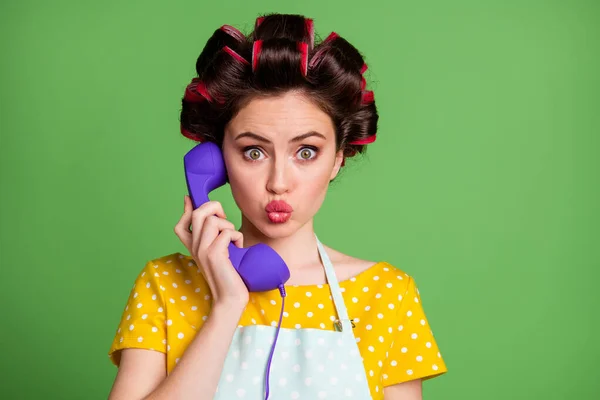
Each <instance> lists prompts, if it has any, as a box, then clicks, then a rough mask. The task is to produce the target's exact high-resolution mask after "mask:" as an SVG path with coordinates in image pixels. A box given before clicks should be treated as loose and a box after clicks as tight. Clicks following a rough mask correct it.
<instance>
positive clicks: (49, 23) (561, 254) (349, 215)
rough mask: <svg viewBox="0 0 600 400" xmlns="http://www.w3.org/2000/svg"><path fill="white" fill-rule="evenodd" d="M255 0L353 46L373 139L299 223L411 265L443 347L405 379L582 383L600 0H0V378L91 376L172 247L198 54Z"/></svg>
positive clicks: (30, 390) (495, 392)
mask: <svg viewBox="0 0 600 400" xmlns="http://www.w3.org/2000/svg"><path fill="white" fill-rule="evenodd" d="M274 11H277V12H286V13H301V14H304V15H307V16H309V17H312V18H314V20H315V30H316V32H317V34H318V35H319V36H320V37H321V38H324V37H325V36H327V35H328V34H329V33H330V32H331V31H336V32H338V33H339V34H340V35H341V36H343V37H345V38H346V39H348V40H349V41H350V42H351V43H353V44H354V45H355V46H356V47H357V48H358V49H359V50H361V51H362V52H363V53H364V55H365V57H366V61H367V63H368V64H369V70H368V72H367V74H366V77H367V81H368V85H369V86H368V87H370V88H371V89H373V90H374V91H375V96H376V100H377V106H378V109H379V112H380V118H381V119H380V124H379V130H378V139H377V141H376V142H375V143H374V144H371V145H369V149H368V155H367V156H366V157H364V158H362V159H358V160H351V161H349V162H347V164H346V165H347V167H346V169H345V171H344V172H343V174H342V175H340V176H339V178H338V180H336V182H335V183H334V184H333V185H332V186H331V188H330V191H329V194H328V197H327V199H326V201H325V203H324V204H323V207H322V209H321V210H320V212H319V213H318V214H317V216H316V219H315V227H316V231H317V233H318V234H319V238H320V239H321V240H322V241H323V242H324V243H325V244H327V245H329V246H332V247H334V248H336V249H338V250H340V251H342V252H345V253H348V254H351V255H353V256H356V257H360V258H365V259H376V260H385V261H388V262H390V263H392V264H393V265H396V266H397V267H399V268H402V269H403V270H405V271H406V272H408V273H409V274H411V275H412V276H414V277H415V279H416V282H417V284H418V285H419V288H420V292H421V295H422V296H423V305H424V308H425V311H426V313H427V316H428V318H429V320H430V323H431V326H432V328H433V331H434V334H435V335H436V339H437V341H438V344H439V346H440V349H441V352H442V356H443V357H444V359H445V361H446V363H447V365H448V368H449V372H448V373H447V374H446V375H443V376H441V377H439V378H435V379H432V380H430V381H427V382H426V383H425V384H424V397H425V398H426V399H461V400H467V399H503V400H504V399H593V398H594V399H597V398H599V397H598V396H600V383H599V381H598V366H599V364H598V363H599V361H600V348H599V345H598V340H597V337H595V336H596V335H595V334H597V332H598V328H599V325H600V324H599V322H598V321H599V314H600V313H599V312H598V310H597V308H598V306H599V305H600V304H599V303H600V301H599V294H598V283H597V282H598V278H599V273H598V267H599V266H600V265H599V264H600V261H599V260H600V252H599V246H598V245H599V238H600V230H599V228H598V226H599V222H600V212H599V206H598V204H599V203H600V199H599V197H600V196H599V187H598V186H599V185H598V181H599V179H598V175H599V174H598V173H599V172H600V170H599V163H598V159H597V154H598V150H599V142H600V140H599V139H598V134H599V133H600V129H599V128H600V116H599V114H600V107H599V106H600V95H599V93H600V90H599V89H600V84H599V83H600V82H599V80H600V78H599V76H600V75H599V74H598V71H600V58H599V54H598V53H599V52H598V49H599V48H600V46H599V45H598V38H599V37H600V36H599V31H600V28H599V27H598V26H599V25H598V20H599V17H600V15H599V14H600V12H599V11H600V5H599V3H598V2H596V1H475V0H473V1H466V0H456V1H441V0H437V1H423V2H408V1H400V2H384V1H378V0H377V1H368V2H364V1H360V2H358V1H357V2H348V1H342V0H334V1H327V2H325V1H302V2H282V1H281V0H278V1H274V0H269V1H264V0H262V1H260V2H253V3H249V2H242V1H239V2H233V1H219V2H206V1H191V0H189V1H178V2H166V1H160V2H159V1H116V0H107V1H103V2H91V1H87V2H84V1H73V0H71V1H39V0H37V1H18V2H17V1H15V0H12V1H3V2H2V3H1V5H0V40H1V43H2V58H1V59H2V61H1V67H0V68H1V76H0V83H1V91H0V101H1V104H0V106H1V107H0V112H1V114H0V132H1V143H0V152H1V153H0V155H1V160H0V166H1V171H0V172H1V188H0V190H1V203H0V213H1V214H0V217H1V220H0V235H1V236H0V239H1V242H0V244H1V248H0V257H1V258H0V266H1V274H0V282H1V283H0V284H1V290H0V296H1V297H0V299H1V302H2V303H1V304H2V309H3V316H2V320H3V321H2V323H1V324H0V326H1V329H0V343H2V350H3V351H2V355H1V357H0V358H1V370H0V376H1V378H0V382H1V384H0V397H2V398H6V399H38V398H44V399H103V398H106V397H107V395H108V392H109V390H110V387H111V386H112V382H113V379H114V376H115V374H116V372H117V369H116V367H114V366H113V365H112V364H110V362H109V359H108V357H107V351H108V349H109V347H110V344H111V341H112V339H113V335H114V334H115V330H116V328H117V325H118V322H119V319H120V316H121V313H122V311H123V308H124V306H125V302H126V300H127V296H128V294H129V290H130V289H131V287H132V285H133V282H134V279H135V277H136V276H137V274H138V273H139V271H140V270H141V268H142V267H143V266H144V264H145V262H146V261H148V260H150V259H152V258H156V257H160V256H163V255H166V254H170V253H173V252H177V251H179V252H184V253H186V251H185V248H184V246H183V245H182V244H181V243H180V241H179V239H178V238H177V237H176V236H175V234H174V233H173V227H174V225H175V224H176V223H177V221H178V220H179V218H180V216H181V213H182V212H183V195H184V194H185V180H184V175H183V164H182V157H183V155H184V154H185V152H187V151H188V150H189V149H191V147H192V146H193V145H194V142H191V141H189V140H188V139H186V138H184V137H183V136H181V135H180V133H179V122H178V117H179V110H180V100H181V97H182V95H183V92H184V88H185V86H186V85H187V83H188V82H189V81H190V80H191V78H192V77H193V76H194V64H195V61H196V57H197V56H198V54H199V52H200V50H201V49H202V47H203V45H204V43H205V41H206V40H207V39H208V37H209V36H210V35H211V34H212V32H213V30H214V29H216V28H218V27H219V26H220V25H222V24H231V25H234V26H236V27H238V28H240V29H242V30H243V31H244V32H248V31H249V30H251V28H252V26H253V24H254V19H255V17H256V16H257V15H258V14H260V13H266V12H274ZM213 198H214V199H216V200H219V201H221V202H222V203H223V204H224V207H225V210H226V212H227V213H228V215H229V216H230V218H231V220H232V221H233V222H234V223H235V224H236V226H238V227H239V221H240V216H239V215H238V213H236V212H235V211H234V207H235V204H234V203H233V200H232V198H231V195H230V191H229V188H228V187H224V188H221V189H218V190H217V191H216V192H215V194H214V196H213Z"/></svg>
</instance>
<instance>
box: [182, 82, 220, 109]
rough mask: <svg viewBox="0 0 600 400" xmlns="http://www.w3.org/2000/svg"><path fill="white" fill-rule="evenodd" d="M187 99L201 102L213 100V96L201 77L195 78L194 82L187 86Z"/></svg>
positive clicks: (185, 96)
mask: <svg viewBox="0 0 600 400" xmlns="http://www.w3.org/2000/svg"><path fill="white" fill-rule="evenodd" d="M183 98H184V99H185V101H189V102H192V103H200V102H202V101H208V102H212V101H213V98H212V97H211V96H210V94H208V92H207V91H206V86H205V85H204V82H202V81H201V80H200V79H199V78H193V79H192V83H190V84H189V85H187V87H186V88H185V95H184V97H183Z"/></svg>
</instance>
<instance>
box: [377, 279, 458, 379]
mask: <svg viewBox="0 0 600 400" xmlns="http://www.w3.org/2000/svg"><path fill="white" fill-rule="evenodd" d="M405 276H406V275H405ZM398 299H399V300H400V307H399V308H398V320H397V326H395V327H393V334H392V335H393V336H392V344H391V347H390V349H389V351H388V354H387V358H386V362H385V363H384V365H383V369H382V376H383V386H391V385H395V384H397V383H402V382H406V381H410V380H414V379H423V380H425V379H430V378H433V377H435V376H439V375H441V374H443V373H445V372H446V371H447V369H446V365H445V363H444V360H443V359H442V355H441V354H440V350H439V349H438V346H437V343H436V341H435V339H434V337H433V332H432V331H431V328H430V326H429V323H428V322H427V317H426V316H425V312H424V311H423V306H422V304H421V297H420V295H419V289H418V288H417V286H416V284H415V281H414V279H413V278H412V277H410V276H409V277H408V284H407V286H406V291H405V293H404V294H402V293H400V294H399V295H398Z"/></svg>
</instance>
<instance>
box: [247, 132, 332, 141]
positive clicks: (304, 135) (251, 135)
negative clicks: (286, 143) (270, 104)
mask: <svg viewBox="0 0 600 400" xmlns="http://www.w3.org/2000/svg"><path fill="white" fill-rule="evenodd" d="M311 136H316V137H319V138H321V139H324V140H327V138H326V137H325V136H324V135H322V134H320V133H319V132H315V131H310V132H307V133H303V134H302V135H299V136H296V137H294V138H292V139H290V142H300V141H302V140H304V139H306V138H307V137H311ZM244 137H249V138H252V139H256V140H258V141H261V142H265V143H271V141H270V140H269V139H267V138H266V137H263V136H260V135H257V134H256V133H253V132H243V133H240V134H239V135H238V136H237V137H236V138H235V140H238V139H241V138H244Z"/></svg>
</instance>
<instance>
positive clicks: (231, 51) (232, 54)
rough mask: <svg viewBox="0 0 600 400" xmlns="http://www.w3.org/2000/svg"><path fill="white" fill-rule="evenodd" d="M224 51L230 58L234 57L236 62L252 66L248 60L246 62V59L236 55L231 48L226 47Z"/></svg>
mask: <svg viewBox="0 0 600 400" xmlns="http://www.w3.org/2000/svg"><path fill="white" fill-rule="evenodd" d="M223 51H224V52H225V53H227V54H229V55H230V56H232V57H233V58H235V59H236V60H238V61H240V62H242V63H244V64H246V65H250V63H249V62H248V60H246V59H245V58H244V57H242V56H240V55H239V54H238V53H236V52H235V51H234V50H233V49H232V48H231V47H229V46H225V47H223Z"/></svg>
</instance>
